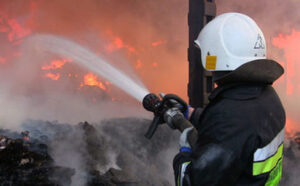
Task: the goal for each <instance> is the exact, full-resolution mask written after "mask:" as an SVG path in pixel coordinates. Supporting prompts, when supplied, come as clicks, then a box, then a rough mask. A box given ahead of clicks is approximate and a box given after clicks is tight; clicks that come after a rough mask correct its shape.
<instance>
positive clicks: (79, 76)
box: [0, 0, 300, 185]
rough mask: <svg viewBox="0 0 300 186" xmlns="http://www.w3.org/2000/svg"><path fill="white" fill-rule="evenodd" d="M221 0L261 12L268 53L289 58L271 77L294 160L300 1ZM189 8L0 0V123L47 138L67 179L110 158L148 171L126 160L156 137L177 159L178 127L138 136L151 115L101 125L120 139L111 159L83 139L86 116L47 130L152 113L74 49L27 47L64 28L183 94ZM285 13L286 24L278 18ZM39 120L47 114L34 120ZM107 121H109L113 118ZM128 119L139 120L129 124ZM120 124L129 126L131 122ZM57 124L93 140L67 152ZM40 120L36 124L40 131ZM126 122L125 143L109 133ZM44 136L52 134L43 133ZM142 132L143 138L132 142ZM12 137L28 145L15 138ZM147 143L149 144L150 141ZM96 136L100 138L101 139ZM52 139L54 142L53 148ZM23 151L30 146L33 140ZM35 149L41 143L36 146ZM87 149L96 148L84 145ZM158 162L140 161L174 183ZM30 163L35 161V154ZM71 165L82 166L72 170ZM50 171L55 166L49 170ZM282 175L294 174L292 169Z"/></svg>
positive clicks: (155, 87)
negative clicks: (65, 52)
mask: <svg viewBox="0 0 300 186" xmlns="http://www.w3.org/2000/svg"><path fill="white" fill-rule="evenodd" d="M215 3H216V4H217V12H216V13H217V14H220V13H223V12H228V11H238V12H242V13H246V14H248V15H250V16H251V17H253V18H254V19H255V20H257V22H258V24H259V25H260V26H261V27H262V29H263V30H264V31H265V33H266V36H267V37H268V39H267V42H268V45H269V48H270V51H269V52H268V53H269V55H270V56H269V57H270V58H275V59H278V60H279V61H280V62H281V63H282V65H283V66H284V67H285V70H286V73H285V76H284V77H283V78H282V79H281V80H280V81H279V82H278V83H277V84H276V85H275V86H276V88H277V90H278V91H279V93H280V96H281V99H282V101H283V104H284V105H285V107H286V109H287V116H288V119H287V126H288V127H287V131H288V133H289V134H290V137H289V139H287V144H288V145H286V146H287V147H288V149H292V150H288V151H292V154H293V155H291V156H289V157H288V158H289V160H293V161H291V162H295V161H297V158H296V157H298V156H297V155H298V154H297V150H296V149H297V148H296V146H297V145H296V144H297V143H295V142H294V141H293V139H294V136H295V135H296V133H297V131H299V128H300V127H299V122H300V118H299V115H298V109H299V108H300V107H299V106H300V103H299V101H298V100H299V98H298V96H299V90H300V89H299V86H298V84H299V83H298V79H299V77H298V76H299V75H298V73H297V72H298V71H300V68H299V65H298V62H299V59H300V56H299V53H298V52H297V51H298V50H299V44H298V43H299V42H298V41H299V38H300V36H299V31H300V28H299V25H300V24H299V11H298V9H297V8H296V7H299V1H297V0H287V1H280V0H275V1H272V2H261V1H258V0H257V1H250V0H246V1H244V2H243V3H242V4H241V3H240V1H238V0H230V1H221V0H216V1H215ZM278 7H281V8H280V9H279V8H278ZM262 9H263V10H262ZM274 10H276V11H274ZM187 15H188V1H180V0H173V1H172V3H170V1H167V0H162V1H159V2H155V1H132V0H129V1H122V0H112V1H107V0H100V1H99V0H86V1H84V2H82V1H78V0H75V1H74V0H64V1H59V0H56V1H37V0H28V1H1V2H0V41H1V44H0V67H1V68H0V76H1V80H0V81H1V83H0V84H1V85H0V101H1V103H2V105H4V107H2V108H1V112H0V122H1V124H0V127H1V128H2V129H10V130H12V131H17V132H21V130H28V131H29V132H30V135H32V136H33V139H37V140H38V142H37V143H36V144H35V143H33V145H32V146H33V147H34V146H35V145H37V146H38V145H39V143H42V144H46V145H47V147H48V151H47V153H46V154H47V155H51V156H49V157H48V156H47V158H45V159H44V160H45V161H44V162H45V163H51V162H52V161H53V162H56V164H53V165H57V166H60V167H61V168H62V169H60V170H66V172H67V175H66V180H63V182H64V183H67V184H68V183H72V179H75V180H76V179H79V180H81V178H82V177H81V173H82V175H88V176H83V177H84V178H85V179H84V180H85V181H86V180H88V179H87V178H88V177H89V176H91V175H94V176H95V177H94V178H95V179H96V178H97V179H98V178H99V177H97V176H100V175H104V174H105V173H107V172H109V171H108V170H109V168H111V167H113V168H115V169H124V170H125V167H126V168H127V169H128V170H130V171H132V172H137V170H138V171H139V172H143V170H142V169H136V170H134V168H135V167H130V166H129V165H127V164H128V162H126V161H135V160H137V161H138V162H139V163H140V164H142V163H143V161H144V160H146V159H147V158H148V156H147V155H146V152H150V151H152V150H154V149H156V147H157V148H166V149H165V151H163V152H162V156H161V157H163V158H161V157H156V158H157V159H158V160H157V159H155V160H157V161H159V162H161V163H162V162H167V161H168V162H171V159H172V156H173V155H174V153H173V150H174V149H173V147H176V144H173V142H171V141H172V140H171V139H173V137H172V136H170V137H169V138H167V140H166V142H165V143H169V144H170V146H171V148H170V149H168V148H167V144H158V143H159V141H155V142H153V143H154V144H156V145H158V146H155V145H154V146H151V145H150V143H148V142H146V141H144V140H143V139H142V138H143V137H142V135H138V134H139V131H140V130H141V131H142V129H136V127H138V126H136V125H138V124H140V123H147V122H139V121H132V120H126V121H127V122H125V121H121V120H118V121H116V120H113V121H114V122H113V123H114V124H112V126H114V127H115V128H116V129H115V131H114V130H113V129H111V128H112V126H110V125H104V126H102V127H104V128H105V130H106V129H107V127H108V128H110V129H107V131H109V132H107V134H102V133H101V136H105V137H103V138H105V139H102V141H105V140H106V141H109V140H111V141H113V142H114V143H116V144H115V145H111V149H109V153H105V154H106V155H107V156H111V157H115V159H114V158H112V159H113V160H105V157H98V155H95V154H98V152H90V151H91V150H86V149H89V148H88V147H87V146H88V145H89V144H90V142H87V141H89V139H85V137H84V135H85V134H84V132H85V130H83V129H82V128H80V126H81V127H83V126H84V125H80V126H79V127H77V128H76V127H75V126H69V125H66V126H65V128H63V127H62V128H60V127H61V126H62V125H56V124H54V127H53V125H52V124H53V123H56V122H51V123H50V124H49V125H50V126H51V127H52V128H51V127H49V128H51V130H50V129H49V130H50V132H49V133H46V131H47V130H48V129H47V130H46V129H45V128H47V125H44V122H43V121H53V120H58V121H59V123H69V124H77V123H79V122H81V121H89V122H91V123H95V125H93V126H94V127H95V126H96V128H97V127H99V126H98V124H99V123H100V120H103V119H107V118H116V117H117V118H125V117H146V118H147V117H148V118H149V117H150V116H149V115H147V113H145V112H144V111H142V107H141V105H139V104H137V102H136V100H135V99H133V98H131V97H130V96H128V95H126V94H125V93H123V92H122V91H120V90H119V88H117V87H115V86H114V85H113V84H112V82H110V81H108V80H106V79H105V78H103V77H101V76H99V75H97V74H96V73H94V72H92V71H91V70H88V69H84V68H82V67H80V66H78V65H77V64H76V62H75V61H74V59H72V58H70V57H66V56H64V57H62V56H60V55H57V54H53V53H48V52H41V50H42V48H43V47H44V46H43V45H45V43H38V45H34V46H32V45H30V46H31V47H28V42H27V41H28V40H30V38H32V37H33V36H35V35H37V34H50V35H55V36H59V37H64V38H67V39H68V40H70V41H74V42H75V43H77V44H79V45H81V46H84V47H86V48H88V49H89V50H90V51H91V52H93V53H94V54H96V55H99V56H103V57H104V58H105V59H107V60H108V61H109V63H110V64H112V65H114V66H116V67H118V68H119V69H121V70H122V71H124V72H125V73H126V74H127V75H128V76H129V77H130V78H131V79H134V80H135V81H136V83H137V84H139V85H143V84H144V85H145V87H147V88H148V89H149V90H151V91H152V92H165V93H169V92H172V93H175V94H178V95H180V96H181V97H183V98H185V99H186V100H187V99H188V96H187V90H186V87H187V84H188V73H189V72H188V63H187V52H186V51H187V48H188V23H187ZM274 20H276V21H274ZM279 22H280V24H277V23H279ZM29 44H31V43H29ZM27 119H33V120H30V121H31V122H32V123H34V124H32V126H35V127H31V128H30V130H29V129H28V128H22V127H21V124H22V123H24V121H28V120H27ZM37 120H43V121H40V122H34V121H37ZM25 123H26V122H25ZM106 123H112V122H111V121H110V120H108V121H107V122H106ZM117 123H126V124H124V125H122V124H121V125H122V126H119V125H116V124H117ZM130 123H133V124H132V125H130ZM141 125H143V124H141ZM42 126H43V127H44V128H43V127H42ZM124 126H127V127H128V128H126V130H125V127H124ZM27 127H28V125H27ZM38 127H40V128H38ZM122 127H124V128H122ZM34 128H36V129H34ZM58 129H61V130H62V131H65V133H68V130H70V131H72V133H71V134H74V135H78V136H80V137H82V138H83V139H85V140H87V141H84V140H83V141H80V140H78V141H77V144H76V145H77V146H76V145H75V146H74V148H72V149H67V150H69V152H72V153H74V154H75V155H73V154H72V153H71V154H70V153H69V154H64V149H65V148H66V147H67V146H68V145H69V143H70V142H71V141H73V136H71V135H68V134H66V135H65V136H64V134H63V133H61V132H58V131H57V130H58ZM117 129H118V130H117ZM36 130H39V131H40V133H38V132H37V131H36ZM87 130H88V129H87ZM119 130H120V131H119ZM124 130H125V131H126V134H127V133H129V134H128V136H129V137H130V138H131V139H130V141H131V142H130V144H129V143H126V144H123V143H121V142H122V140H121V141H114V140H116V139H111V138H112V136H120V139H122V138H124V139H127V137H128V136H126V135H124V134H123V133H122V134H119V133H118V132H122V131H124ZM136 130H137V131H136ZM34 131H35V132H36V133H35V132H34ZM164 132H165V133H163V135H166V136H168V135H167V134H168V131H167V129H166V130H165V131H164ZM140 133H142V132H140ZM3 134H4V136H10V139H16V138H19V136H18V135H12V134H11V135H8V133H3ZM54 134H55V135H54ZM99 135H100V134H99ZM172 135H173V134H172ZM174 135H176V134H174ZM42 136H44V137H46V139H47V140H45V139H44V137H42ZM135 136H137V137H135ZM77 138H79V137H77ZM98 138H100V137H97V139H98ZM49 139H50V140H52V141H49ZM54 139H55V140H54ZM297 139H298V138H297ZM6 140H7V139H6V138H4V137H3V139H1V142H0V143H1V144H0V148H4V149H5V148H6ZM100 141H101V140H100ZM137 141H138V142H139V143H138V144H139V145H140V146H138V147H137V146H135V147H132V145H133V144H134V143H137ZM20 143H21V142H20ZM59 143H61V144H62V145H59ZM118 143H120V144H122V145H123V146H124V147H128V149H130V147H132V149H131V150H136V151H138V150H142V151H144V152H145V153H140V154H137V155H132V154H130V153H129V152H128V150H126V149H122V150H120V151H119V150H115V149H119V148H121V147H120V145H118ZM131 143H132V144H131ZM12 144H13V145H15V144H17V145H19V146H23V145H24V144H23V143H22V144H19V142H14V141H13V143H12ZM108 144H109V143H106V142H105V145H104V146H109V145H108ZM144 144H146V145H150V146H148V147H145V148H146V149H144V147H143V145H144ZM93 145H95V148H98V147H99V148H100V147H101V146H102V145H99V144H93ZM81 146H82V147H84V148H82V149H85V151H84V150H82V149H81V148H80V147H81ZM55 148H56V149H58V150H57V151H55V150H54V149H55ZM105 148H106V147H105ZM105 148H104V149H102V151H103V152H104V151H106V150H107V149H105ZM107 148H108V147H107ZM114 148H115V149H114ZM147 148H149V149H147ZM79 149H80V150H79ZM81 150H82V151H81ZM114 150H115V151H114ZM24 151H26V152H27V149H24ZM76 151H78V152H76ZM28 152H29V151H28ZM33 152H39V150H37V151H33ZM76 153H77V155H76ZM90 153H91V154H94V155H88V154H90ZM121 153H125V154H126V153H128V154H127V155H126V157H120V156H119V154H121ZM156 153H159V152H156ZM83 154H84V156H83ZM100 154H101V153H100ZM67 155H69V156H74V159H72V161H73V162H71V161H70V162H67V161H66V159H67V158H66V156H67ZM85 155H86V156H85ZM106 155H105V156H106ZM91 156H92V157H91ZM103 156H104V155H103ZM169 156H170V157H169ZM290 157H293V158H294V159H292V158H290ZM82 158H86V159H88V160H86V161H84V163H83V164H76V163H74V162H76V161H82ZM100 160H103V161H104V163H103V165H98V167H92V168H89V169H88V168H86V167H90V165H91V164H94V162H98V161H99V162H101V161H100ZM30 161H31V160H30ZM21 162H23V163H24V162H27V159H26V158H25V160H23V161H22V158H21V159H20V163H21ZM33 162H35V161H33ZM37 162H39V161H37ZM66 162H67V163H66ZM91 162H92V163H91ZM287 162H288V161H287ZM291 162H289V163H287V164H288V166H292V167H295V168H296V167H297V166H298V167H299V165H297V166H296V164H294V165H292V163H291ZM25 164H27V163H25ZM25 164H24V165H25ZM38 164H39V163H38ZM162 164H163V165H164V166H162V167H159V166H158V165H156V164H155V162H154V160H151V162H149V164H143V166H141V167H148V166H149V167H151V171H152V172H151V171H150V172H151V175H153V174H154V172H155V171H158V170H164V171H162V175H163V176H164V177H165V178H164V179H159V181H160V183H162V185H167V183H166V182H167V181H166V180H169V181H170V183H172V182H173V180H172V179H173V178H172V172H171V165H170V164H168V165H165V164H164V163H162ZM31 165H32V166H33V165H35V163H32V164H31ZM121 165H123V166H124V167H122V166H121ZM125 165H126V166H125ZM51 166H52V165H51ZM51 166H49V167H51ZM33 167H34V166H33ZM46 168H47V167H46ZM64 168H66V169H64ZM68 168H69V169H68ZM51 169H52V168H51ZM53 170H55V169H53ZM74 170H75V172H76V171H77V173H75V172H73V171H74ZM86 170H93V171H99V173H95V172H94V174H92V173H90V172H89V171H86ZM147 170H148V169H147ZM101 171H102V172H101ZM54 172H55V171H54ZM78 172H79V173H80V174H78ZM116 172H117V171H116ZM107 174H109V173H107ZM111 174H113V173H111ZM115 174H117V173H115ZM51 175H53V174H52V173H51ZM74 175H76V176H74ZM149 176H150V175H149ZM108 177H109V176H108ZM108 177H106V178H108ZM120 177H121V176H120ZM106 178H105V179H106ZM110 178H112V177H110ZM99 179H100V178H99ZM99 179H98V180H99ZM115 179H116V178H115ZM91 180H93V179H91ZM145 180H146V179H145ZM145 180H144V181H145ZM52 181H53V179H52ZM60 181H61V180H60ZM127 181H128V180H125V181H124V182H127ZM147 181H148V180H146V183H147ZM286 181H287V182H288V180H287V179H286ZM128 182H130V183H131V182H136V180H134V179H132V180H129V181H128ZM53 183H57V179H56V178H54V182H53ZM79 183H81V182H79ZM90 183H92V182H90ZM98 183H99V182H98ZM294 183H295V182H294Z"/></svg>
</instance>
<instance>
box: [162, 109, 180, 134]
mask: <svg viewBox="0 0 300 186" xmlns="http://www.w3.org/2000/svg"><path fill="white" fill-rule="evenodd" d="M178 115H180V116H182V117H184V116H183V114H182V113H181V112H180V110H179V109H178V108H176V107H173V108H170V109H168V110H167V111H166V112H165V113H164V121H165V122H166V123H167V124H168V125H169V127H170V128H171V129H176V127H175V122H176V121H175V120H176V117H178Z"/></svg>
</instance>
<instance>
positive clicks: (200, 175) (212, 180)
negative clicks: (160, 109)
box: [173, 60, 285, 186]
mask: <svg viewBox="0 0 300 186" xmlns="http://www.w3.org/2000/svg"><path fill="white" fill-rule="evenodd" d="M263 62H265V63H266V64H267V66H268V63H269V62H270V63H272V65H273V67H274V64H273V63H276V62H274V61H269V60H263ZM272 65H271V66H272ZM276 65H277V67H278V64H277V63H276ZM276 65H275V66H276ZM277 67H275V69H273V70H278V71H280V70H281V71H282V72H278V73H275V74H276V75H274V74H273V75H274V77H272V78H270V77H264V76H263V75H262V74H258V75H257V74H255V73H253V74H248V76H247V77H244V79H243V78H239V79H236V78H237V77H239V75H236V74H235V75H233V77H234V78H233V79H232V80H230V78H229V79H227V80H226V81H224V82H221V83H220V85H219V86H218V87H217V88H216V89H215V90H214V91H213V92H212V93H211V95H210V98H209V99H210V103H209V104H208V106H207V107H206V108H205V109H204V110H203V112H202V113H201V115H200V117H196V115H197V114H196V113H197V110H196V111H195V112H194V114H193V115H192V118H191V121H192V123H193V125H194V126H195V128H196V129H197V130H198V140H197V144H196V147H195V149H193V152H192V153H188V152H181V153H179V154H177V155H176V157H175V158H174V161H173V167H174V172H175V181H176V185H184V186H186V185H195V186H198V185H207V186H214V185H229V186H234V185H253V186H260V185H276V184H278V182H279V181H280V178H281V169H282V167H281V165H282V161H281V160H282V146H283V144H282V143H283V137H284V126H285V112H284V109H283V106H282V104H281V101H280V99H279V97H278V95H277V94H276V92H275V90H274V89H273V87H272V83H273V81H275V80H276V79H277V78H279V76H281V74H282V73H283V69H282V68H281V67H280V68H281V69H279V68H277ZM255 68H256V67H254V68H252V70H253V69H255ZM276 68H277V69H276ZM250 69H251V67H250ZM271 70H272V69H271ZM262 72H263V71H262ZM243 75H244V74H243ZM243 75H241V76H243ZM251 76H261V78H255V77H254V78H252V77H251ZM247 78H249V79H250V80H247ZM253 79H254V81H253ZM266 79H267V80H266Z"/></svg>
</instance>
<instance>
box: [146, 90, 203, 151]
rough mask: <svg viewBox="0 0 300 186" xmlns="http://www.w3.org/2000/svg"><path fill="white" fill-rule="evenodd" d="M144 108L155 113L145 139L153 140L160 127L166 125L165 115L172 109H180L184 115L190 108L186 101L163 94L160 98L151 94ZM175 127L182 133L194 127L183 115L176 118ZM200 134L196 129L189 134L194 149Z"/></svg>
mask: <svg viewBox="0 0 300 186" xmlns="http://www.w3.org/2000/svg"><path fill="white" fill-rule="evenodd" d="M143 106H144V108H145V109H146V110H148V111H150V112H153V114H154V118H153V120H152V123H151V125H150V126H149V128H148V131H147V133H146V134H145V137H146V138H148V139H151V138H152V136H153V135H154V133H155V132H156V130H157V128H158V126H159V125H161V124H164V123H165V122H164V113H165V112H166V111H167V110H169V109H171V108H174V107H175V108H178V109H179V110H180V111H181V112H182V113H183V112H185V111H186V110H187V109H188V106H187V104H186V102H185V101H184V100H182V99H181V98H180V97H178V96H177V95H174V94H167V95H163V94H161V95H160V97H158V96H157V95H155V94H153V93H150V94H148V95H146V96H145V97H144V99H143ZM174 126H175V128H176V129H178V130H179V131H180V132H183V131H184V130H185V129H186V128H190V127H193V125H192V124H191V122H190V121H188V120H187V119H185V117H184V116H183V115H176V116H175V118H174ZM197 136H198V132H197V130H196V129H195V128H193V130H192V131H190V132H189V135H188V141H189V143H190V145H191V147H192V149H193V147H194V145H195V144H196V141H197Z"/></svg>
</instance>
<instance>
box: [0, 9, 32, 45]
mask: <svg viewBox="0 0 300 186" xmlns="http://www.w3.org/2000/svg"><path fill="white" fill-rule="evenodd" d="M0 25H1V27H0V32H6V33H8V35H7V37H8V40H9V41H10V42H13V41H15V40H18V39H21V38H23V37H25V36H27V35H29V34H31V30H30V29H28V28H25V27H22V26H21V24H20V23H19V22H18V21H17V20H16V19H10V18H8V16H7V15H5V14H3V13H2V14H0Z"/></svg>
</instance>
